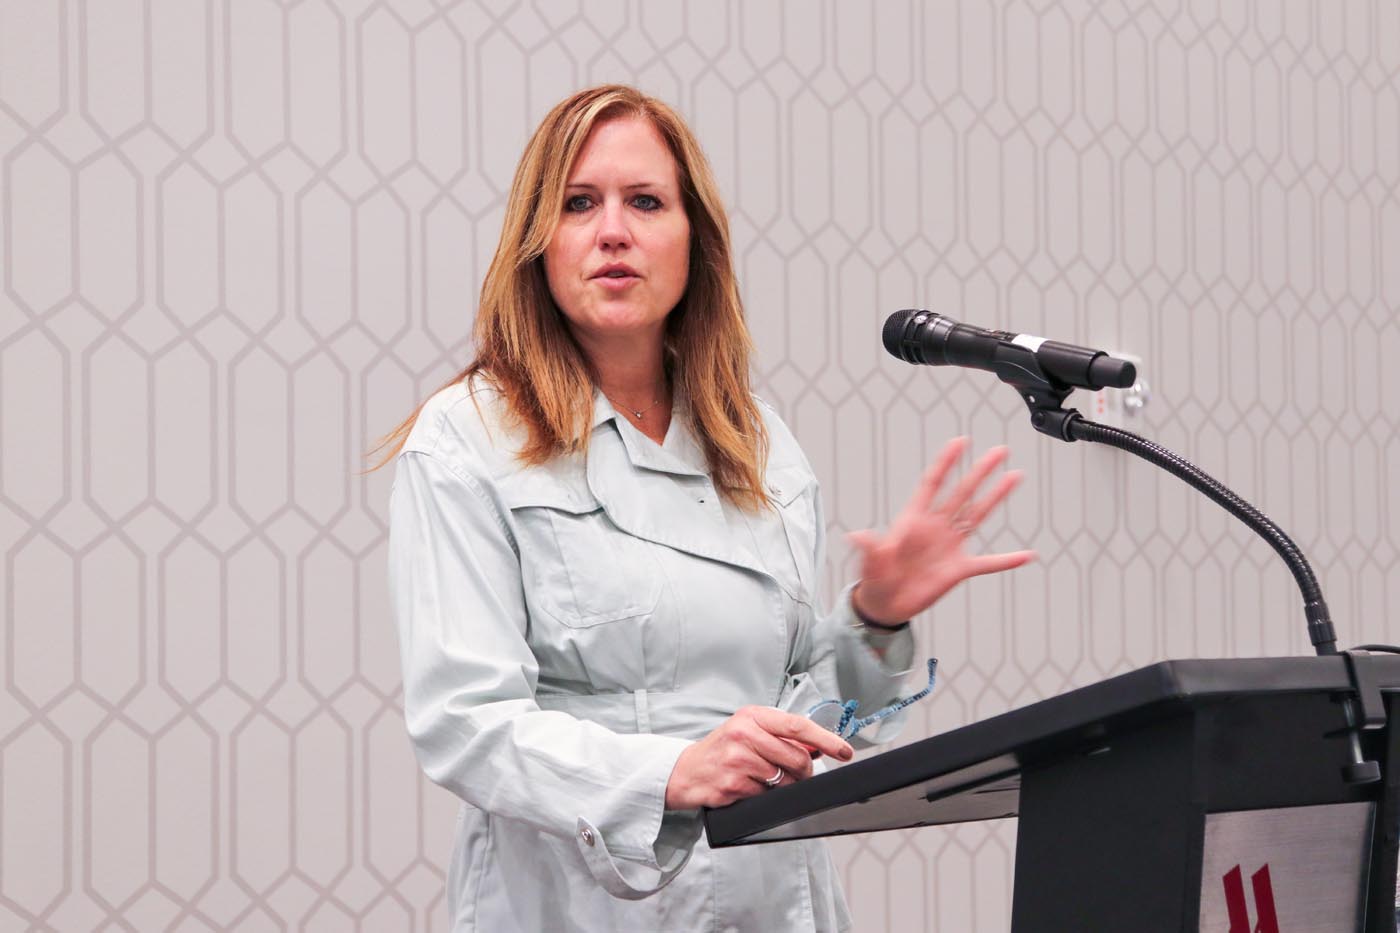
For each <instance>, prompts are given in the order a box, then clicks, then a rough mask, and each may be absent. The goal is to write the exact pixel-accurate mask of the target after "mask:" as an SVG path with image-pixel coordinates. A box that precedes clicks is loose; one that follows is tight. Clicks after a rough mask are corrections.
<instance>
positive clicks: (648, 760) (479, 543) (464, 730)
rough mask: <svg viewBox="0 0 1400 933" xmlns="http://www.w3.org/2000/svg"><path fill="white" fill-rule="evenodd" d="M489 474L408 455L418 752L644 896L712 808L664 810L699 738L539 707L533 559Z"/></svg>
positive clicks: (401, 609) (396, 597) (399, 553)
mask: <svg viewBox="0 0 1400 933" xmlns="http://www.w3.org/2000/svg"><path fill="white" fill-rule="evenodd" d="M488 483H489V481H488V480H486V479H485V478H484V477H481V476H474V475H472V474H471V473H470V472H469V471H468V470H467V469H464V468H462V467H459V466H458V465H457V464H456V463H455V462H449V461H447V460H444V459H442V458H440V457H437V456H435V455H434V454H433V453H432V452H431V451H427V450H410V451H406V452H404V453H402V454H401V455H400V457H399V459H398V461H397V464H396V474H395V479H394V486H393V489H392V492H391V494H390V509H389V512H390V527H389V585H390V596H391V599H392V603H393V608H394V614H395V619H396V623H397V628H398V636H399V646H400V655H401V661H402V666H403V689H404V716H405V719H406V721H407V725H408V732H409V735H410V737H411V739H412V743H413V748H414V752H415V754H416V755H417V758H418V761H419V764H420V765H421V766H422V768H423V771H424V773H426V774H427V776H428V777H429V778H431V779H432V780H433V781H434V782H435V783H437V784H440V785H441V786H443V787H445V788H446V789H448V790H450V791H451V792H452V793H454V794H456V795H457V796H458V797H460V798H462V799H463V800H465V801H466V802H468V803H470V804H471V805H473V806H475V807H478V808H479V809H481V810H483V811H486V812H488V813H491V814H494V815H498V816H500V817H504V818H507V819H511V820H518V821H521V822H524V823H527V824H529V825H531V826H533V827H535V828H536V829H539V830H541V831H544V832H548V833H552V834H556V835H559V836H569V837H572V838H573V839H574V840H575V842H576V843H577V845H578V848H579V851H580V853H581V855H582V856H583V859H584V861H585V862H586V863H587V865H588V867H589V869H590V871H591V872H592V874H593V876H594V878H595V879H596V880H597V881H598V882H599V884H601V885H602V886H603V887H604V888H605V889H606V890H608V891H609V892H610V893H612V894H614V895H615V896H618V897H623V898H628V899H637V898H640V897H645V896H646V895H648V894H650V893H653V892H654V891H657V890H660V888H661V887H663V886H664V885H665V884H667V883H668V882H669V881H670V880H671V878H673V877H674V876H675V875H676V873H678V872H679V871H680V869H681V868H682V867H683V866H684V865H685V862H686V860H687V859H688V858H689V857H690V852H691V850H692V848H693V846H694V843H695V841H696V840H697V839H698V838H699V834H700V828H701V824H700V819H699V813H698V811H667V810H665V795H666V785H667V782H668V781H669V780H670V775H671V771H672V769H673V768H674V767H675V764H676V759H677V758H678V757H679V755H680V753H681V752H682V751H683V750H684V749H685V748H686V747H687V746H688V745H689V744H690V742H689V741H688V740H684V739H679V738H675V737H671V736H662V735H652V734H643V735H627V734H620V733H616V732H613V731H611V730H609V729H606V728H604V727H602V726H601V725H599V724H597V723H593V722H589V721H586V720H581V719H578V718H576V717H573V716H571V715H569V714H567V713H564V712H560V711H555V710H543V709H541V708H540V707H539V705H538V704H537V703H536V701H535V687H536V684H537V681H538V677H539V666H538V662H537V661H536V659H535V657H534V655H533V653H532V652H531V650H530V647H529V645H528V643H527V641H526V631H527V624H528V619H527V615H526V610H525V602H524V594H523V590H522V583H521V572H520V560H519V556H518V554H517V553H516V550H515V548H516V544H515V540H514V537H513V536H512V534H511V532H510V525H509V523H508V522H507V520H506V518H505V515H504V514H503V513H502V510H501V508H500V507H499V506H498V505H496V504H495V503H494V501H493V499H492V497H491V496H490V495H489V494H488V493H487V491H486V486H487V484H488Z"/></svg>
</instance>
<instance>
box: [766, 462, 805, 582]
mask: <svg viewBox="0 0 1400 933" xmlns="http://www.w3.org/2000/svg"><path fill="white" fill-rule="evenodd" d="M767 483H768V494H769V495H770V496H771V497H772V498H773V504H774V505H775V507H776V508H775V511H776V513H777V514H776V516H774V517H773V519H770V520H769V521H766V522H764V523H763V525H765V526H767V528H765V529H759V530H758V534H759V536H760V538H761V539H762V546H763V548H764V550H765V552H767V554H768V555H769V556H768V561H769V563H770V565H771V566H772V569H773V571H774V574H775V575H776V576H777V577H778V582H780V583H782V584H783V586H784V588H786V589H787V590H788V591H789V593H790V594H791V595H792V596H793V597H794V598H795V599H798V600H801V601H802V602H807V603H810V602H811V601H812V597H813V593H812V590H813V587H814V586H815V584H816V581H815V579H814V578H815V576H816V556H815V555H816V548H817V509H816V501H815V497H816V495H817V483H816V480H815V479H814V478H813V477H812V475H811V474H810V473H808V472H807V471H806V470H804V469H802V468H801V467H772V468H770V469H769V470H768V475H767Z"/></svg>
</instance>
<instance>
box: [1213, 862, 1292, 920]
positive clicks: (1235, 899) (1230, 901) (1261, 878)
mask: <svg viewBox="0 0 1400 933" xmlns="http://www.w3.org/2000/svg"><path fill="white" fill-rule="evenodd" d="M1224 881H1225V908H1226V910H1228V911H1229V912H1230V933H1279V930H1278V909H1277V908H1276V907H1275V906H1274V886H1273V883H1272V882H1271V881H1270V880H1269V864H1268V863H1267V862H1265V863H1264V867H1263V868H1261V869H1259V870H1258V871H1256V872H1255V873H1254V874H1253V875H1250V877H1249V883H1250V887H1252V888H1254V909H1255V911H1257V912H1258V914H1259V922H1258V923H1257V924H1255V925H1254V926H1252V927H1251V926H1250V925H1249V905H1248V904H1246V903H1245V899H1244V874H1243V872H1241V871H1240V866H1238V865H1236V866H1235V867H1234V868H1232V869H1230V870H1229V871H1227V872H1226V873H1225V878H1224Z"/></svg>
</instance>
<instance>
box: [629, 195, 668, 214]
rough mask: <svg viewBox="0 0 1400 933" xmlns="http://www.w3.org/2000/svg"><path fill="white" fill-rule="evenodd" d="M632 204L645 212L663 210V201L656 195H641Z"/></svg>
mask: <svg viewBox="0 0 1400 933" xmlns="http://www.w3.org/2000/svg"><path fill="white" fill-rule="evenodd" d="M632 203H633V204H635V205H637V207H639V208H641V209H642V210H644V211H659V210H661V201H660V200H659V199H658V198H657V197H656V196H655V195H651V194H639V195H637V197H636V198H635V199H634V200H633V201H632Z"/></svg>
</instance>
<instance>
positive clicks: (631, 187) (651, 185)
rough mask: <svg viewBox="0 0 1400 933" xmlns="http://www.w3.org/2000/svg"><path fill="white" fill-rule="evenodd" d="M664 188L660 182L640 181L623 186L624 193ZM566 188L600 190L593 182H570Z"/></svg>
mask: <svg viewBox="0 0 1400 933" xmlns="http://www.w3.org/2000/svg"><path fill="white" fill-rule="evenodd" d="M662 187H665V186H664V185H663V184H662V183H661V182H659V181H639V182H635V183H633V184H630V185H623V186H622V190H624V191H634V190H636V189H638V188H662ZM564 188H565V189H569V188H589V189H592V190H594V191H596V190H598V186H597V185H595V184H593V183H592V182H589V181H571V182H569V183H568V184H566V185H565V186H564Z"/></svg>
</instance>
